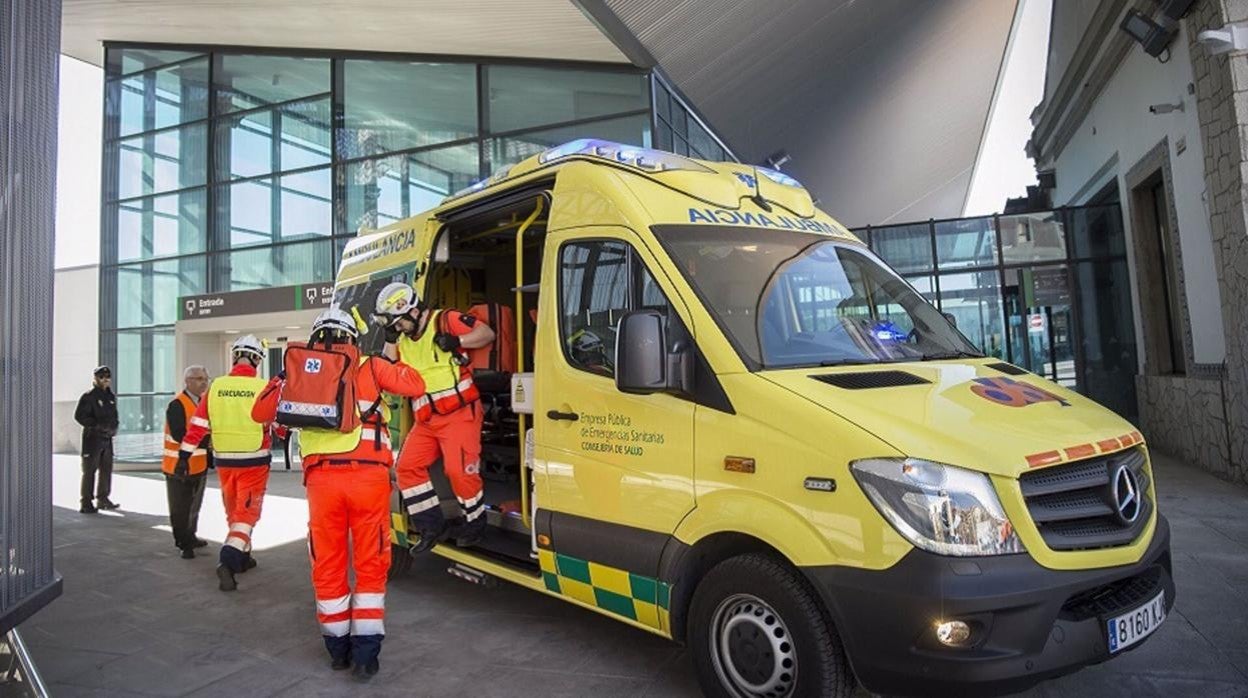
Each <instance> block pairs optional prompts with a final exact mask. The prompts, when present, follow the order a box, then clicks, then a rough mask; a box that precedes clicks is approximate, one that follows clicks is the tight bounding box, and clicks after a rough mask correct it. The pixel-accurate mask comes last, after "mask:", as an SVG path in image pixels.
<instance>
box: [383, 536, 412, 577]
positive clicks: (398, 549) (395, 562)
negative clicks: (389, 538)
mask: <svg viewBox="0 0 1248 698" xmlns="http://www.w3.org/2000/svg"><path fill="white" fill-rule="evenodd" d="M410 569H412V556H411V555H410V554H409V553H408V552H407V548H406V547H404V546H402V545H395V544H393V543H391V544H390V569H389V570H387V571H386V579H387V580H390V581H393V580H395V579H398V578H399V577H402V576H403V575H405V574H407V571H408V570H410Z"/></svg>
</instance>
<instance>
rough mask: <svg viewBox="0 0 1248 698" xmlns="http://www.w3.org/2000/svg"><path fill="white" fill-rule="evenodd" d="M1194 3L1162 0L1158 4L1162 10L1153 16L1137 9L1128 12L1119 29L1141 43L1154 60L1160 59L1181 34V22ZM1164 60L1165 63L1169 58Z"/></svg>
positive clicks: (1179, 0) (1189, 0)
mask: <svg viewBox="0 0 1248 698" xmlns="http://www.w3.org/2000/svg"><path fill="white" fill-rule="evenodd" d="M1194 2H1195V0H1160V1H1159V2H1158V3H1157V4H1158V5H1160V8H1161V9H1160V11H1159V12H1157V13H1155V14H1154V15H1152V16H1150V15H1147V14H1144V13H1143V12H1140V11H1139V10H1136V9H1130V10H1127V14H1126V15H1124V16H1123V18H1122V23H1120V24H1119V25H1118V28H1119V29H1122V30H1123V31H1124V32H1126V33H1127V34H1130V35H1131V38H1132V39H1135V40H1136V41H1137V42H1139V44H1140V45H1141V46H1143V47H1144V52H1145V53H1147V54H1148V55H1150V56H1153V57H1154V58H1157V57H1160V56H1161V54H1163V53H1165V52H1166V51H1167V49H1169V48H1170V43H1171V42H1172V41H1174V37H1175V36H1176V35H1177V34H1178V33H1179V20H1180V19H1182V18H1183V16H1184V15H1186V14H1187V13H1188V11H1189V10H1190V9H1191V8H1192V4H1193V3H1194ZM1167 56H1168V54H1167ZM1162 60H1163V62H1164V61H1165V60H1169V58H1168V57H1167V58H1165V59H1162Z"/></svg>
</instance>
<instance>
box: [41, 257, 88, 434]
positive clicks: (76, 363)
mask: <svg viewBox="0 0 1248 698" xmlns="http://www.w3.org/2000/svg"><path fill="white" fill-rule="evenodd" d="M99 289H100V268H99V267H98V266H97V265H94V264H92V265H88V266H83V267H70V268H67V269H57V270H56V281H55V290H54V293H55V301H54V308H55V312H54V314H53V335H52V452H53V453H77V452H78V451H79V448H80V446H81V443H80V442H81V440H82V429H81V427H79V426H78V424H77V422H75V421H74V408H75V407H77V406H78V397H79V396H80V395H82V394H83V393H84V392H86V391H87V390H88V389H90V387H91V371H92V370H93V369H94V368H95V367H96V366H99V365H100V361H99V346H98V344H97V342H96V341H95V331H94V328H96V327H98V326H99V315H100V313H99V306H98V305H97V304H96V303H95V300H94V299H95V295H96V294H97V293H99Z"/></svg>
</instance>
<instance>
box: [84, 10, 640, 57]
mask: <svg viewBox="0 0 1248 698" xmlns="http://www.w3.org/2000/svg"><path fill="white" fill-rule="evenodd" d="M61 27H62V30H61V31H62V34H61V52H62V53H64V54H66V55H69V56H72V57H74V58H78V59H80V60H84V61H87V62H89V63H94V64H96V65H99V64H100V63H101V61H102V60H103V50H102V48H101V42H104V41H129V42H136V43H170V44H198V45H231V46H264V47H273V48H308V49H340V50H354V51H388V52H402V53H424V54H446V55H463V56H500V57H504V56H505V57H516V58H543V59H558V60H582V61H605V62H611V63H627V62H628V60H627V59H626V58H625V57H624V55H623V54H622V53H620V51H619V49H617V48H616V47H615V46H614V45H613V44H612V42H611V40H610V39H608V38H607V37H606V36H604V35H603V34H602V32H600V31H599V30H598V29H597V28H595V27H594V25H593V24H592V23H591V22H590V21H589V20H588V19H586V18H585V16H584V15H583V14H581V13H580V12H578V11H577V10H576V7H575V6H573V5H572V4H571V3H569V2H568V0H522V1H520V0H455V1H454V2H447V1H442V2H430V1H428V0H423V1H419V2H412V1H411V0H369V1H368V2H360V1H353V0H211V1H205V0H63V10H62V23H61Z"/></svg>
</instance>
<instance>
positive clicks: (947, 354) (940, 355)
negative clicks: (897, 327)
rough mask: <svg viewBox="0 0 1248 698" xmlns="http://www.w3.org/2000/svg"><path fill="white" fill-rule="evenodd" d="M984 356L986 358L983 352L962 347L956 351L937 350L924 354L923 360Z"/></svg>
mask: <svg viewBox="0 0 1248 698" xmlns="http://www.w3.org/2000/svg"><path fill="white" fill-rule="evenodd" d="M982 358H984V355H983V354H976V353H975V352H970V351H962V350H961V349H956V350H954V351H936V352H932V353H930V354H924V355H923V357H922V359H921V360H922V361H940V360H941V359H982Z"/></svg>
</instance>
